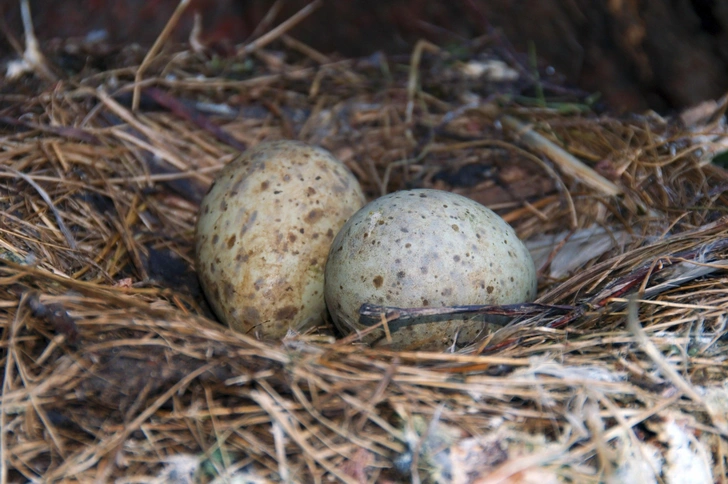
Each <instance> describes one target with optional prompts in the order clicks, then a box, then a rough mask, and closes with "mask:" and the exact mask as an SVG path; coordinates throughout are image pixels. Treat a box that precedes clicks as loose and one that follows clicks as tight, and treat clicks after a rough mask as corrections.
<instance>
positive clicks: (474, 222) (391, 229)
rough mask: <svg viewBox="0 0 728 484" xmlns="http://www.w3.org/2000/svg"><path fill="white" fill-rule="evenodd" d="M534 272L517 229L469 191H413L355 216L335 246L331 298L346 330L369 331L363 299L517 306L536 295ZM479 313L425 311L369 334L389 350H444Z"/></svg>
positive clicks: (470, 329) (460, 339) (328, 286)
mask: <svg viewBox="0 0 728 484" xmlns="http://www.w3.org/2000/svg"><path fill="white" fill-rule="evenodd" d="M536 282H537V280H536V269H535V267H534V264H533V260H532V259H531V255H530V254H529V252H528V250H527V249H526V247H525V246H524V244H523V243H522V242H521V241H520V240H519V239H518V237H517V235H516V233H515V231H514V230H513V228H512V227H511V226H510V225H508V224H507V223H506V222H505V221H504V220H503V219H502V218H500V217H499V216H498V215H497V214H496V213H495V212H493V211H491V210H489V209H488V208H486V207H484V206H483V205H481V204H479V203H477V202H475V201H473V200H470V199H468V198H465V197H463V196H460V195H457V194H454V193H450V192H445V191H441V190H428V189H417V190H407V191H400V192H395V193H392V194H389V195H387V196H384V197H381V198H379V199H377V200H374V201H373V202H371V203H369V204H368V205H366V206H365V207H364V208H362V209H361V210H359V211H358V212H357V213H356V214H354V215H353V216H352V217H351V218H350V219H349V220H348V221H347V222H346V224H345V225H344V226H343V227H342V229H341V231H340V232H339V233H338V234H337V236H336V238H335V239H334V242H333V244H332V245H331V251H330V253H329V258H328V262H327V264H326V274H325V297H326V303H327V306H328V308H329V311H330V313H331V316H332V318H333V320H334V323H335V324H336V326H337V327H338V328H339V330H341V331H342V332H343V333H344V334H349V333H351V332H353V331H356V330H364V329H366V328H367V326H366V325H365V324H364V323H362V322H360V319H359V308H360V307H361V305H362V304H363V303H372V304H378V305H383V306H395V307H400V308H412V307H442V306H454V305H475V304H515V303H521V302H526V301H531V300H533V298H534V297H535V295H536ZM483 327H484V323H483V319H482V318H479V319H478V318H475V319H474V318H470V319H462V318H460V319H458V318H457V317H455V318H453V317H452V316H450V317H439V318H436V317H435V318H433V317H420V318H416V319H410V320H401V321H393V322H391V323H390V324H389V331H390V334H391V342H389V341H387V340H386V338H385V332H384V330H383V329H377V330H375V331H374V332H372V333H370V334H369V335H367V336H365V337H364V338H363V341H364V342H367V343H370V344H375V345H376V344H383V343H387V344H390V347H391V348H393V349H413V348H418V349H430V350H440V349H444V348H447V347H449V346H450V345H452V344H453V343H455V342H456V343H457V345H462V344H466V343H469V342H472V341H473V340H474V339H475V338H476V337H477V335H478V334H479V333H480V332H481V330H482V329H483Z"/></svg>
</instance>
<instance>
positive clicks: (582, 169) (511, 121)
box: [501, 115, 622, 196]
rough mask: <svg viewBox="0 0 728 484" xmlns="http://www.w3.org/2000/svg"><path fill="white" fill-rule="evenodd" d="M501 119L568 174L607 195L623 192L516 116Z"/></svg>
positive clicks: (524, 141) (519, 136)
mask: <svg viewBox="0 0 728 484" xmlns="http://www.w3.org/2000/svg"><path fill="white" fill-rule="evenodd" d="M501 121H502V122H503V125H505V126H507V127H508V128H510V129H511V130H513V131H514V132H515V134H516V136H517V137H518V139H520V140H521V141H522V142H523V143H525V144H526V145H528V146H530V147H531V148H533V149H536V150H538V151H540V152H541V153H543V154H544V155H546V156H548V157H549V158H550V159H551V161H553V162H554V163H555V164H556V165H558V166H559V168H561V170H562V171H563V172H564V173H566V174H567V175H570V176H572V177H574V178H576V179H577V180H579V181H581V182H582V183H584V184H585V185H588V186H590V187H591V188H593V189H595V190H597V191H599V192H601V193H603V194H605V195H610V196H615V195H619V194H620V193H622V189H621V188H619V187H618V186H617V185H615V184H614V183H612V182H610V181H609V180H607V179H606V178H604V177H603V176H602V175H600V174H599V173H597V172H596V171H594V170H593V169H591V168H589V167H588V166H586V165H585V164H584V163H582V162H581V161H579V160H578V159H577V158H576V157H574V156H573V155H572V154H570V153H569V152H567V151H566V150H564V149H563V148H560V147H558V146H556V145H555V144H554V143H552V142H551V141H549V140H547V139H546V138H544V137H543V136H541V135H540V134H538V133H537V132H536V131H534V130H533V129H532V128H531V127H530V126H527V125H526V124H524V123H522V122H520V121H519V120H517V119H516V118H514V117H512V116H508V115H506V116H503V118H502V119H501Z"/></svg>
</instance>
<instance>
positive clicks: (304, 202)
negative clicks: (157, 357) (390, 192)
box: [196, 141, 365, 337]
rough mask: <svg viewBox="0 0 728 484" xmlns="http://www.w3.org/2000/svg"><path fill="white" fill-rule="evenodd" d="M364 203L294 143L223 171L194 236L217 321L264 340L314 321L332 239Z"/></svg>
mask: <svg viewBox="0 0 728 484" xmlns="http://www.w3.org/2000/svg"><path fill="white" fill-rule="evenodd" d="M364 202H365V200H364V196H363V194H362V191H361V187H360V186H359V182H358V181H357V180H356V178H355V177H354V175H352V173H351V172H350V171H349V169H348V168H347V167H346V166H345V165H344V164H342V163H341V162H340V161H338V160H337V159H336V158H334V157H333V156H332V155H331V153H329V152H328V151H326V150H324V149H322V148H318V147H313V146H309V145H307V144H305V143H301V142H298V141H274V142H265V143H261V144H259V145H257V146H256V147H255V148H251V149H249V150H248V151H246V152H245V153H244V154H243V155H242V156H241V157H239V158H238V159H236V160H234V161H232V162H231V163H229V164H228V165H227V166H225V167H224V168H223V169H222V170H221V171H220V173H219V175H218V176H217V178H216V179H215V182H214V183H213V185H212V186H211V188H210V191H209V192H208V193H207V195H206V196H205V198H204V199H203V201H202V204H201V206H200V216H199V219H198V222H197V233H196V256H197V271H198V274H199V278H200V282H201V285H202V288H203V289H204V292H205V295H206V296H207V299H208V301H209V302H210V305H211V306H212V308H213V310H214V311H215V313H216V314H217V315H218V317H219V318H220V319H221V320H222V321H223V322H225V323H227V324H228V325H229V326H230V327H231V328H233V329H235V330H237V331H240V332H243V333H252V332H254V333H257V334H259V335H262V336H267V337H282V336H284V335H285V334H286V332H287V331H288V329H289V328H293V329H300V328H302V327H304V326H307V325H308V324H309V323H311V324H313V323H318V322H320V321H321V320H322V315H323V314H324V311H325V303H324V267H325V264H326V258H327V255H328V252H329V248H330V246H331V242H332V241H333V239H334V236H335V235H336V233H337V232H338V231H339V229H340V228H341V227H342V226H343V225H344V222H346V220H347V219H348V218H349V217H350V216H351V215H352V214H353V213H354V212H356V211H357V210H358V209H359V208H361V207H362V205H364Z"/></svg>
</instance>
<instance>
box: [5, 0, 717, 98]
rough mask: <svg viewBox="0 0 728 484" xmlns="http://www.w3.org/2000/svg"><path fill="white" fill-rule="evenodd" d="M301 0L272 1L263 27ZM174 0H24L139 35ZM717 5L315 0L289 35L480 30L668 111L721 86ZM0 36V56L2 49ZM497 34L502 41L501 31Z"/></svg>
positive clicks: (396, 35)
mask: <svg viewBox="0 0 728 484" xmlns="http://www.w3.org/2000/svg"><path fill="white" fill-rule="evenodd" d="M273 3H274V2H272V1H264V0H250V1H235V0H193V1H192V5H191V6H190V7H189V8H188V10H187V12H186V14H185V17H184V18H183V20H182V22H181V23H180V24H179V26H178V28H177V31H176V35H177V38H178V39H179V40H183V39H185V38H186V37H187V35H188V33H189V31H190V28H191V25H192V17H193V12H194V11H199V12H201V13H202V15H203V24H204V38H205V39H206V40H207V41H210V42H215V43H217V45H218V46H220V47H221V48H222V50H225V46H232V45H233V44H236V43H240V42H242V41H244V40H245V39H248V38H249V36H250V35H251V34H252V33H253V31H254V29H255V27H256V26H257V25H258V24H259V23H260V21H261V19H262V18H263V17H264V16H265V14H266V12H267V11H268V10H269V9H270V7H271V5H273ZM307 3H309V0H289V1H284V2H281V4H282V9H281V11H280V12H279V13H278V15H277V17H276V20H275V21H274V23H273V25H277V24H278V23H280V22H281V21H282V20H284V19H285V18H288V17H289V16H290V15H292V14H293V13H294V12H296V11H297V10H299V9H300V8H302V7H303V6H304V5H306V4H307ZM177 4H178V1H177V0H124V1H118V0H117V1H111V0H65V1H61V2H45V1H43V2H41V1H32V2H31V7H32V9H33V17H34V22H35V26H36V32H37V34H38V37H39V38H41V39H49V38H53V37H68V36H84V35H86V34H88V33H89V32H92V31H95V30H104V31H106V32H107V33H108V37H109V40H111V41H112V42H120V43H128V42H140V43H141V44H143V45H150V44H151V43H152V42H153V41H154V39H155V38H156V36H157V35H158V33H159V32H160V31H161V29H162V27H163V26H164V24H165V23H166V21H167V19H168V18H169V16H170V14H171V12H172V11H173V9H174V8H175V6H176V5H177ZM0 14H1V17H2V18H3V19H4V21H5V24H6V28H5V30H6V32H10V33H12V34H13V35H14V36H15V37H16V38H21V37H22V28H21V23H20V16H19V7H18V1H16V0H4V1H3V2H1V3H0ZM727 27H728V3H725V2H720V1H716V0H674V1H670V2H666V1H664V0H625V1H620V2H615V1H607V0H597V1H594V0H570V1H563V0H457V1H454V2H446V1H444V0H424V1H418V0H392V1H372V0H350V1H346V2H342V1H331V0H327V1H324V5H323V7H322V8H320V9H319V10H318V11H317V12H315V13H314V14H313V15H312V16H310V17H309V18H308V19H306V20H305V21H304V22H303V23H302V24H301V25H300V26H299V27H297V28H296V29H295V30H294V31H293V32H292V34H293V35H294V36H295V37H296V38H298V39H299V40H302V41H304V42H306V43H308V44H310V45H312V46H314V47H315V48H317V49H320V50H322V51H323V52H326V53H331V52H338V53H339V54H341V55H343V56H363V55H368V54H371V53H373V52H375V51H378V50H383V51H385V52H387V53H409V52H410V51H411V48H412V45H413V43H414V42H415V41H416V40H417V39H420V38H428V39H430V40H433V41H434V42H436V43H437V44H438V45H441V46H448V45H450V46H452V45H456V44H458V43H462V42H463V41H465V40H466V39H472V38H474V37H478V36H484V35H489V36H491V37H493V38H494V39H495V41H496V42H501V43H502V44H503V45H505V46H507V45H508V44H512V45H513V47H514V49H515V51H518V52H527V51H528V48H529V45H532V46H533V47H535V51H536V54H537V55H538V57H539V59H540V60H541V61H542V62H544V63H548V64H550V65H553V66H554V67H555V68H556V69H557V70H558V71H560V72H562V73H563V74H565V75H566V76H567V78H568V79H569V81H570V82H573V83H574V84H576V85H578V86H580V87H582V88H583V89H586V90H588V91H598V92H601V93H602V95H603V99H604V100H605V101H606V103H607V105H609V106H611V107H612V108H613V109H615V110H617V111H642V110H644V109H647V108H652V109H655V110H657V111H659V112H670V111H672V110H675V109H680V108H683V107H686V106H690V105H693V104H695V103H697V102H699V101H701V100H704V99H713V98H717V97H719V96H721V95H722V94H723V93H724V92H725V91H727V90H728V82H726V79H728V76H726V74H727V72H726V71H727V70H728V69H727V66H728V47H726V46H728V35H727V30H726V29H727ZM1 37H2V38H0V54H4V56H7V55H8V54H10V53H12V48H11V47H10V44H9V43H8V42H7V41H6V40H5V37H6V36H4V35H3V36H1ZM506 39H507V40H506Z"/></svg>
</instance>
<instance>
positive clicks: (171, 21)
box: [131, 0, 190, 111]
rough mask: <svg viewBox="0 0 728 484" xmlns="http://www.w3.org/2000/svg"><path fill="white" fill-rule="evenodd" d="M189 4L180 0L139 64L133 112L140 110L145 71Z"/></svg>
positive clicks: (188, 0)
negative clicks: (142, 81)
mask: <svg viewBox="0 0 728 484" xmlns="http://www.w3.org/2000/svg"><path fill="white" fill-rule="evenodd" d="M189 4H190V0H180V2H179V4H178V5H177V8H175V9H174V12H173V13H172V16H171V17H170V18H169V20H168V21H167V25H165V26H164V28H163V29H162V33H160V34H159V37H157V40H155V41H154V44H153V45H152V47H151V49H149V52H147V55H145V56H144V60H142V63H141V64H139V68H138V69H137V71H136V74H135V75H134V94H133V97H132V100H131V109H132V111H137V110H138V109H139V100H140V98H141V90H142V86H141V84H140V82H141V80H142V76H143V75H144V71H146V70H147V67H149V64H151V63H152V59H154V56H156V55H157V52H159V50H160V49H161V48H162V44H164V42H165V41H166V40H167V37H169V34H171V33H172V29H174V27H175V26H176V25H177V22H179V19H180V17H181V16H182V14H183V13H184V11H185V9H186V8H187V6H188V5H189Z"/></svg>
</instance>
